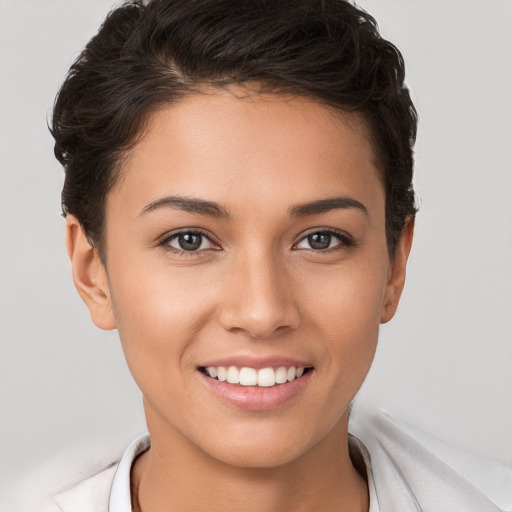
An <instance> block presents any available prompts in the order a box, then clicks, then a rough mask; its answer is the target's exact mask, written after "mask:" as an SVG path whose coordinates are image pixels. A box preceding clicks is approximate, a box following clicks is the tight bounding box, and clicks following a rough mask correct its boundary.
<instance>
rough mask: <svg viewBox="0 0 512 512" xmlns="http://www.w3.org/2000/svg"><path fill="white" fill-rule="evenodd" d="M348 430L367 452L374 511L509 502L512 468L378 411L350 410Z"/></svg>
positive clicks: (490, 509) (472, 510)
mask: <svg viewBox="0 0 512 512" xmlns="http://www.w3.org/2000/svg"><path fill="white" fill-rule="evenodd" d="M350 432H351V434H352V435H354V436H355V437H356V438H357V439H359V440H360V441H361V442H362V444H363V445H364V447H365V448H366V450H367V452H368V460H369V466H370V467H369V468H368V470H369V472H370V477H371V480H372V484H373V486H374V490H375V495H376V500H377V501H378V508H376V510H380V511H381V512H392V511H393V512H394V511H396V510H450V511H451V512H499V511H503V510H507V509H509V508H510V507H511V506H512V469H511V468H508V467H506V466H505V465H503V464H500V463H499V462H497V461H493V460H490V459H486V458H484V457H480V456H478V455H474V454H469V453H466V452H463V451H462V450H458V449H456V448H454V447H452V446H449V445H447V444H445V443H443V442H441V441H439V440H436V439H434V438H431V437H429V436H428V435H427V434H425V433H423V432H421V431H420V430H418V429H415V428H414V427H412V426H409V425H406V424H404V423H401V422H400V421H398V420H396V419H395V418H392V417H391V416H389V415H388V414H386V413H384V412H375V413H368V412H364V411H361V410H358V409H357V408H356V409H355V410H354V414H353V415H352V417H351V424H350ZM370 477H369V478H370Z"/></svg>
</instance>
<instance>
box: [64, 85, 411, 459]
mask: <svg viewBox="0 0 512 512" xmlns="http://www.w3.org/2000/svg"><path fill="white" fill-rule="evenodd" d="M402 245H403V244H402ZM71 252H72V251H71ZM398 252H399V256H398V257H397V258H395V259H394V260H393V261H390V259H389V256H388V250H387V245H386V236H385V197H384V189H383V185H382V182H381V179H380V177H379V170H378V168H377V162H376V160H375V155H374V152H373V150H372V146H371V143H370V142H369V141H368V138H367V136H366V132H365V129H364V126H363V124H362V123H361V122H360V120H359V119H358V117H357V116H356V115H354V114H345V115H342V114H340V113H334V112H332V111H331V110H330V109H328V108H327V107H325V106H321V105H318V104H316V103H313V102H311V101H308V100H305V99H298V98H293V99H292V98H288V97H285V96H263V95H256V94H254V95H250V94H249V95H246V96H245V97H243V98H241V99H240V98H237V97H236V96H235V95H234V94H231V93H230V92H227V91H222V92H221V91H217V92H214V93H211V94H196V95H191V96H189V97H187V98H186V99H184V100H182V101H181V102H180V103H177V104H174V105H172V106H170V107H167V108H164V109H162V110H160V111H158V112H157V113H155V114H153V116H152V117H151V119H150V123H149V126H148V128H147V131H146V132H145V134H144V136H143V137H142V138H141V140H140V142H138V143H137V145H136V146H135V148H134V149H133V150H132V151H131V152H130V154H129V155H128V158H127V159H126V161H125V162H124V163H123V168H122V177H121V179H120V181H119V182H118V183H117V184H116V185H115V187H114V188H113V190H112V191H111V193H110V194H109V196H108V198H107V206H106V273H105V276H106V277H105V283H106V284H105V285H104V286H103V285H101V279H100V278H97V279H96V281H95V286H100V287H101V286H103V288H104V290H103V291H102V295H101V299H97V300H96V301H95V303H94V304H93V305H92V306H91V304H90V301H89V302H88V304H89V308H90V310H91V314H92V317H93V320H95V321H96V323H97V324H98V325H99V326H101V327H104V328H112V327H117V329H118V330H119V334H120V337H121V341H122V345H123V349H124V352H125V355H126V359H127V361H128V365H129V367H130V369H131V372H132V374H133V376H134V378H135V380H136V381H137V383H138V385H139V387H140V389H141V390H142V393H143V395H144V401H145V408H146V414H147V419H148V426H149V429H150V432H151V433H152V436H153V435H154V436H155V438H156V437H157V436H160V437H165V436H167V437H169V438H172V437H173V438H180V439H181V442H182V443H184V444H186V445H188V446H190V447H191V448H193V449H199V450H200V451H201V453H203V454H206V455H208V456H210V457H213V458H214V459H216V460H218V461H223V462H227V463H229V464H233V465H236V466H245V467H247V466H250V467H269V466H276V465H280V464H283V463H286V462H289V461H291V460H293V459H295V458H298V457H300V456H301V455H304V454H305V453H307V452H308V451H311V450H314V449H317V447H319V446H322V443H324V442H326V440H327V439H329V438H330V437H332V436H333V435H337V434H339V433H341V432H346V428H347V418H348V407H349V404H350V402H351V400H352V399H353V397H354V395H355V394H356V392H357V390H358V389H359V387H360V385H361V384H362V382H363V380H364V378H365V376H366V374H367V372H368V370H369V368H370V364H371V361H372V358H373V355H374V352H375V347H376V343H377V336H378V330H379V324H380V323H381V322H383V321H387V320H389V318H390V317H391V316H392V314H393V312H394V310H393V309H392V310H391V312H390V303H391V302H393V301H394V303H395V304H396V302H397V301H398V298H399V295H400V291H401V286H402V284H403V282H402V279H403V275H402V274H403V272H404V268H405V259H406V256H405V258H402V257H401V256H400V255H401V254H402V253H403V252H404V251H402V248H401V247H399V249H398ZM405 252H407V251H405ZM102 268H103V267H101V266H100V265H99V264H98V267H97V269H99V270H98V272H100V273H101V271H102ZM96 275H98V274H96ZM107 279H108V281H107ZM98 283H99V284H98ZM86 302H87V299H86ZM302 369H304V370H302ZM302 372H303V373H302ZM301 374H302V375H301ZM225 379H227V380H225ZM237 379H240V380H241V383H236V381H237ZM276 380H277V383H274V382H275V381H276ZM229 381H231V382H229Z"/></svg>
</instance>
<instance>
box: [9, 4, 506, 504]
mask: <svg viewBox="0 0 512 512" xmlns="http://www.w3.org/2000/svg"><path fill="white" fill-rule="evenodd" d="M111 5H112V2H111V1H109V0H51V1H49V0H46V1H41V0H3V1H2V0H0V73H1V74H0V144H1V149H0V336H1V357H0V379H1V380H0V404H1V416H0V432H1V437H0V479H1V485H0V495H2V496H3V499H4V503H8V496H9V493H12V492H13V489H14V487H13V485H14V484H13V483H14V482H17V481H18V480H20V479H27V478H28V479H30V478H31V475H36V474H37V475H39V476H38V478H40V476H41V475H45V477H47V478H48V480H50V479H51V478H50V477H53V473H52V472H53V471H54V470H53V468H55V467H58V465H59V463H61V462H62V461H65V460H67V459H69V457H71V456H73V457H75V456H76V457H80V458H82V459H83V460H84V465H87V464H89V463H91V462H92V463H100V461H101V460H106V459H108V458H109V457H111V456H114V455H116V454H118V453H119V451H121V450H122V448H123V447H125V446H126V445H127V443H128V442H129V441H130V440H131V439H132V438H133V437H134V436H136V435H138V434H139V433H141V432H143V431H144V428H145V424H144V419H143V414H142V408H141V403H140V402H141V401H140V393H139V392H138V390H137V388H136V386H135V384H134V383H133V382H132V380H131V377H130V375H129V373H128V370H127V368H126V365H125V363H124V360H123V356H122V352H121V350H120V344H119V342H118V340H117V336H116V333H111V332H102V331H100V330H98V329H97V328H95V327H94V326H93V324H92V323H91V321H90V320H89V316H88V313H87V310H86V308H85V306H84V305H83V304H82V303H81V301H80V299H79V297H78V295H77V293H76V292H75V290H74V288H73V284H72V281H71V275H70V266H69V264H68V262H67V257H66V254H65V249H64V241H63V233H64V221H63V219H62V218H60V217H59V213H60V209H59V208H60V207H59V201H60V198H59V194H60V188H61V186H62V170H61V169H60V167H59V165H58V163H57V161H56V160H55V159H54V158H53V146H52V139H51V137H50V135H49V133H48V130H47V128H46V117H47V116H49V113H50V111H51V105H52V102H53V99H54V96H55V93H56V91H57V88H58V86H59V85H60V83H61V81H62V79H63V77H64V74H65V72H66V71H67V69H68V67H69V65H70V64H71V63H72V60H73V59H74V57H76V55H77V53H78V51H79V50H80V49H81V47H82V46H83V45H84V44H85V42H86V41H87V40H88V38H89V37H90V36H92V35H93V33H94V32H95V31H96V29H97V27H98V26H99V24H100V22H101V21H102V19H103V17H104V15H105V14H106V12H107V11H108V10H109V8H110V6H111ZM360 5H362V6H363V7H365V8H367V10H368V11H369V12H371V13H372V14H374V15H375V17H376V18H377V20H378V21H379V24H380V27H381V31H382V33H383V35H384V36H385V37H387V38H389V39H390V40H391V41H393V42H394V43H395V44H396V45H397V46H398V47H399V48H400V49H401V50H402V52H403V54H404V57H405V60H406V64H407V67H408V68H407V69H408V76H407V82H408V84H409V86H410V88H411V89H412V93H413V98H414V100H415V103H416V106H417V108H418V110H419V112H420V117H421V120H420V131H419V137H418V144H417V151H416V157H417V165H416V180H415V182H416V188H417V194H418V196H419V200H420V208H421V210H420V213H419V216H418V220H417V226H416V239H415V244H414V247H413V252H412V256H411V260H410V266H409V274H408V282H407V285H406V290H405V293H404V296H403V299H402V303H401V305H400V308H399V312H398V315H397V317H396V318H395V319H394V320H393V321H392V322H391V324H389V325H386V326H384V327H383V329H382V332H381V339H380V345H379V349H378V353H377V357H376V360H375V363H374V367H373V369H372V371H371V373H370V376H369V378H368V380H367V382H366V383H365V385H364V387H363V390H362V391H361V393H360V400H361V401H363V402H364V403H365V404H367V405H369V406H374V405H379V406H383V407H385V408H386V409H388V410H389V411H391V412H392V413H393V414H394V415H395V416H397V417H399V418H402V419H403V420H405V421H407V422H410V423H413V424H415V425H418V426H419V427H420V428H422V429H424V430H426V431H428V432H430V433H431V434H433V435H435V436H437V437H439V438H441V439H443V440H445V441H447V442H449V443H452V444H453V445H455V446H458V447H460V448H464V449H467V450H470V451H473V452H476V453H480V454H483V455H487V456H489V457H492V458H495V459H498V460H500V461H502V462H504V463H506V464H510V465H512V371H511V363H512V327H511V319H512V298H511V294H512V265H511V261H512V229H511V220H512V201H511V199H510V195H511V192H512V172H511V169H510V163H509V153H510V146H511V145H512V123H511V118H512V100H511V91H512V65H511V62H512V36H511V31H510V23H511V21H512V2H511V1H510V0H492V1H488V2H483V1H479V2H478V1H471V0H464V1H462V0H459V1H456V0H452V1H446V0H444V1H443V0H429V1H428V2H426V1H421V0H414V1H411V0H387V1H385V2H384V1H382V0H364V1H363V0H361V2H360ZM71 454H72V455H71ZM0 503H2V500H1V499H0ZM2 510H3V509H2ZM9 510H12V509H9Z"/></svg>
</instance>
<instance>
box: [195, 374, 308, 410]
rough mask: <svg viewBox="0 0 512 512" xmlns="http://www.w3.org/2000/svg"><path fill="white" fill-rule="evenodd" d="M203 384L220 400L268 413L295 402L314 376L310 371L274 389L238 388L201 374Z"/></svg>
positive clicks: (246, 408)
mask: <svg viewBox="0 0 512 512" xmlns="http://www.w3.org/2000/svg"><path fill="white" fill-rule="evenodd" d="M198 373H199V375H200V376H201V377H202V379H203V382H204V383H205V384H206V385H207V386H208V388H209V389H210V391H212V392H213V394H215V395H216V396H217V397H218V398H220V399H221V400H223V401H224V402H227V403H228V404H230V405H232V406H234V407H236V408H238V409H245V410H248V411H268V410H271V409H276V408H277V407H280V406H282V405H284V404H286V403H287V402H289V401H291V400H293V399H294V398H295V397H296V396H297V395H298V394H299V393H300V392H301V391H302V389H303V388H304V386H306V384H307V383H308V381H309V378H310V376H311V374H312V370H309V371H308V372H307V373H305V374H304V375H303V376H302V377H300V378H298V379H295V380H292V381H291V382H287V383H285V384H276V385H275V386H272V387H268V388H265V387H259V386H237V385H235V384H229V383H228V382H221V381H219V380H217V379H212V378H211V377H208V376H207V375H205V374H203V373H202V372H199V371H198Z"/></svg>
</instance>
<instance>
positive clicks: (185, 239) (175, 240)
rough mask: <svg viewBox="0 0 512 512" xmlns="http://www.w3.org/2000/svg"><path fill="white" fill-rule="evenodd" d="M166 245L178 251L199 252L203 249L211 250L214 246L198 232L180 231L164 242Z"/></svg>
mask: <svg viewBox="0 0 512 512" xmlns="http://www.w3.org/2000/svg"><path fill="white" fill-rule="evenodd" d="M165 244H166V245H170V246H171V247H173V248H174V249H178V250H179V251H188V252H193V251H201V250H204V249H212V248H213V247H214V244H213V243H212V241H211V240H210V239H209V238H208V237H207V236H206V235H204V234H203V233H200V232H198V231H182V232H181V233H176V234H174V235H172V236H171V237H169V238H167V240H165Z"/></svg>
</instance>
